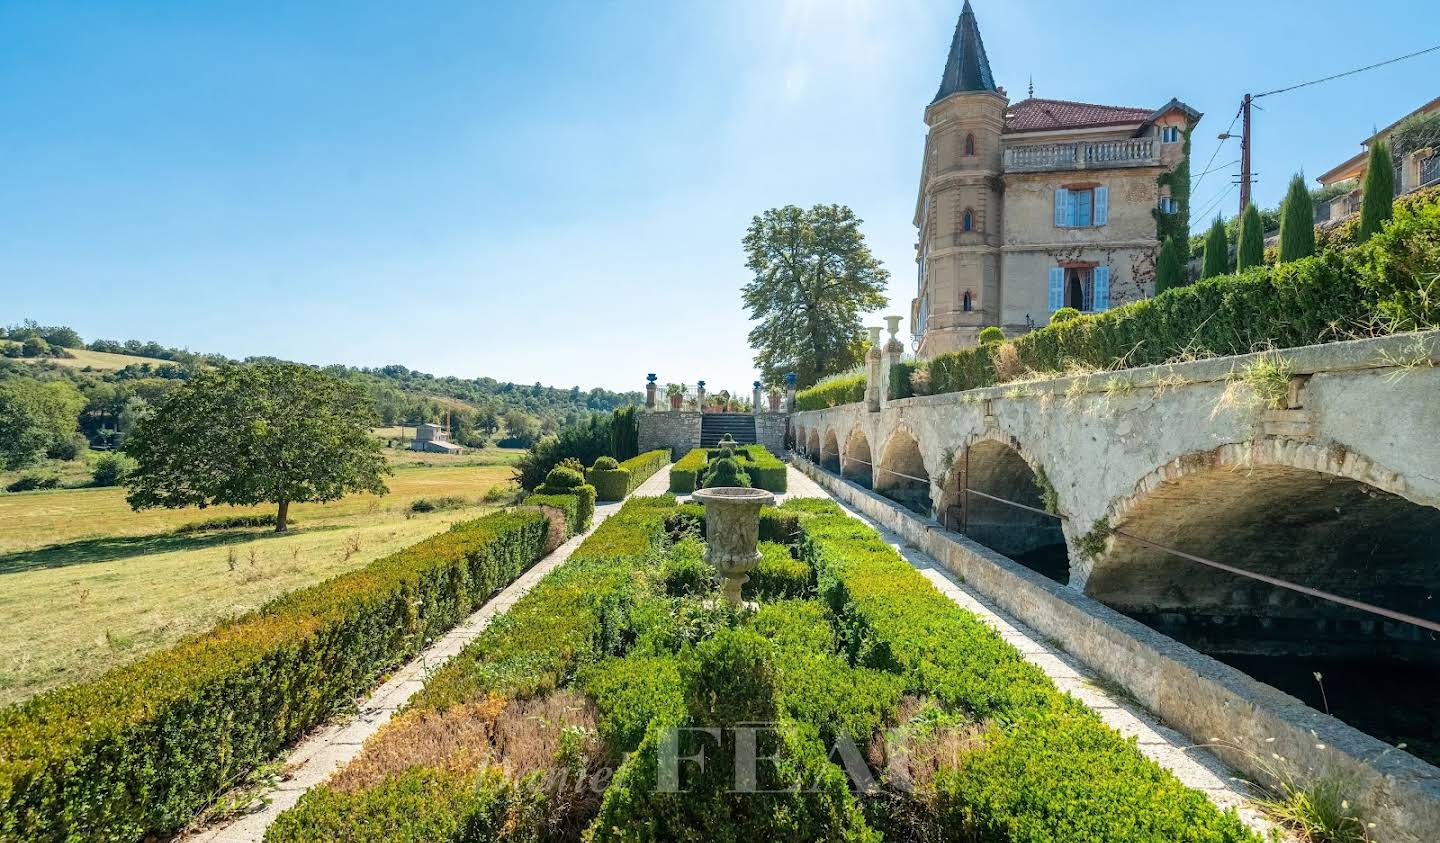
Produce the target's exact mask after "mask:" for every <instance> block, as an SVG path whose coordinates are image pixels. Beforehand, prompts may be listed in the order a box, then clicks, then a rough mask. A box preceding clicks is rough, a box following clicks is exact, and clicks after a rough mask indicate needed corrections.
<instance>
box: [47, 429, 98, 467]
mask: <svg viewBox="0 0 1440 843" xmlns="http://www.w3.org/2000/svg"><path fill="white" fill-rule="evenodd" d="M88 450H90V441H89V440H88V439H86V438H85V437H84V436H82V435H81V434H79V433H77V434H75V435H74V436H60V437H56V438H55V439H54V440H52V441H51V442H50V444H49V445H48V446H46V448H45V456H47V457H49V458H50V459H52V460H66V461H69V460H73V459H78V458H79V456H80V455H81V454H83V453H85V452H86V451H88Z"/></svg>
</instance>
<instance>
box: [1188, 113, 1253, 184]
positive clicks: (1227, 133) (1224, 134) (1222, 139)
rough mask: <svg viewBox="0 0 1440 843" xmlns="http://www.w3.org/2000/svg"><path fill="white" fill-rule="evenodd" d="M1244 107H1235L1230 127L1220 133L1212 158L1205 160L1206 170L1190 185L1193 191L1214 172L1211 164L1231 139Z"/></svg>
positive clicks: (1211, 154)
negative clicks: (1232, 130) (1231, 131)
mask: <svg viewBox="0 0 1440 843" xmlns="http://www.w3.org/2000/svg"><path fill="white" fill-rule="evenodd" d="M1243 108H1244V106H1241V107H1240V108H1237V109H1235V116H1234V117H1231V118H1230V126H1229V128H1227V129H1226V130H1225V131H1223V132H1221V133H1220V143H1218V144H1216V145H1215V151H1214V152H1212V153H1210V160H1209V161H1206V162H1205V170H1204V172H1202V173H1201V174H1200V176H1199V177H1198V178H1197V179H1196V181H1195V184H1194V185H1192V186H1191V187H1190V190H1191V192H1192V193H1193V192H1194V190H1195V188H1197V187H1199V186H1200V182H1202V181H1204V180H1205V176H1206V174H1208V173H1211V172H1213V170H1211V168H1210V165H1211V164H1214V163H1215V158H1216V157H1217V156H1219V154H1220V150H1221V148H1223V147H1224V146H1225V141H1227V140H1230V129H1233V128H1235V121H1236V120H1239V119H1240V111H1241V110H1242V109H1243Z"/></svg>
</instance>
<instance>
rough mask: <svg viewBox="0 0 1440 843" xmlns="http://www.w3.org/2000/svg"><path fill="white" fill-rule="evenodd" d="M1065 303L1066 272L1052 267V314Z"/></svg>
mask: <svg viewBox="0 0 1440 843" xmlns="http://www.w3.org/2000/svg"><path fill="white" fill-rule="evenodd" d="M1064 303H1065V270H1064V269H1062V268H1061V267H1058V266H1052V267H1050V312H1051V313H1054V312H1055V311H1057V310H1059V309H1060V305H1062V304H1064Z"/></svg>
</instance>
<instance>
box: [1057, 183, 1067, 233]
mask: <svg viewBox="0 0 1440 843" xmlns="http://www.w3.org/2000/svg"><path fill="white" fill-rule="evenodd" d="M1069 224H1070V191H1068V190H1066V189H1065V188H1063V187H1059V188H1056V189H1055V227H1056V228H1065V227H1066V226H1068V225H1069Z"/></svg>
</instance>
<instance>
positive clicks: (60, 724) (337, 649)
mask: <svg viewBox="0 0 1440 843" xmlns="http://www.w3.org/2000/svg"><path fill="white" fill-rule="evenodd" d="M548 530H549V520H548V519H547V518H546V517H545V515H544V514H543V513H541V512H539V511H537V510H529V509H520V510H515V511H511V512H501V513H494V514H491V515H487V516H485V517H483V518H480V519H477V520H474V521H467V522H462V523H459V524H456V525H454V526H453V527H452V528H451V529H450V530H449V531H448V532H445V533H441V534H439V535H436V536H433V537H431V538H429V539H426V540H425V541H422V542H420V543H418V544H415V545H412V546H411V547H408V548H406V549H404V550H401V551H399V552H398V553H394V554H391V555H390V556H387V557H385V558H383V559H380V560H377V561H375V562H372V563H371V564H369V565H367V566H365V567H364V568H361V569H359V570H357V571H352V572H350V573H348V574H343V575H341V576H339V577H335V578H334V579H331V580H328V581H326V582H324V583H321V584H319V585H316V586H313V587H311V588H306V589H301V590H299V591H295V592H292V593H290V594H288V595H285V596H282V597H280V598H279V599H277V600H275V601H273V602H271V603H269V604H267V605H266V606H264V607H263V608H261V609H260V610H258V611H255V612H251V613H249V614H246V615H243V616H241V617H240V618H237V619H236V620H234V621H231V622H228V623H225V624H222V625H220V626H218V627H216V628H215V629H214V630H212V631H210V632H208V633H205V634H203V635H200V636H197V637H194V638H190V639H187V640H185V641H183V642H181V643H180V644H178V645H176V646H174V647H170V648H167V649H165V650H161V651H160V652H157V653H153V654H151V655H148V656H145V657H143V658H141V659H139V660H138V661H135V662H133V663H131V664H128V665H124V666H122V667H119V668H116V669H114V670H112V671H110V672H108V673H106V674H104V675H103V676H101V677H100V678H98V679H96V680H94V681H91V682H84V683H81V684H78V685H73V686H70V687H68V688H62V689H59V690H56V691H52V692H49V693H46V694H42V695H40V696H38V697H35V698H34V699H32V700H30V701H29V702H27V703H24V704H23V705H20V706H15V707H11V708H7V709H5V710H3V711H0V838H3V839H7V840H12V839H23V840H67V839H68V840H80V839H87V840H88V839H107V840H134V839H139V838H141V837H145V836H147V835H160V836H163V835H166V834H168V833H171V832H173V831H175V830H176V829H179V828H180V827H182V826H184V825H185V823H186V822H188V821H189V820H190V818H191V817H193V816H194V814H195V813H196V812H197V811H198V810H200V809H201V808H203V807H204V806H205V805H206V804H207V803H208V802H209V801H210V800H211V799H213V798H214V797H215V795H216V794H217V793H219V792H220V791H222V790H224V789H225V788H226V787H227V786H229V785H230V784H231V783H233V782H234V781H236V780H237V779H238V778H240V777H241V776H242V775H243V774H244V773H246V772H247V771H249V770H251V769H253V768H254V767H255V766H257V765H258V764H260V763H261V762H264V761H266V760H268V759H270V758H273V757H274V756H275V754H276V753H277V752H278V751H279V750H280V749H281V748H283V747H284V746H285V745H286V744H288V743H290V742H291V741H293V740H295V739H296V738H298V737H300V736H301V735H303V734H305V733H306V732H308V731H309V730H310V729H312V728H313V727H315V726H316V725H318V724H320V723H322V722H324V721H325V720H326V719H327V718H328V717H329V716H330V715H331V714H332V713H333V712H334V711H335V710H336V709H337V707H339V706H342V705H343V704H345V703H346V702H348V701H349V700H351V699H353V698H354V697H355V695H356V694H358V693H361V692H362V691H364V690H365V689H366V688H368V687H370V685H371V684H372V683H373V681H374V679H375V677H376V676H377V675H378V674H379V673H380V672H381V671H382V670H383V669H384V668H386V667H388V666H389V665H392V664H395V663H397V662H400V661H403V660H404V659H406V658H408V657H410V656H411V655H413V654H414V653H415V652H417V651H418V650H419V649H420V648H421V647H423V646H424V645H425V644H426V643H428V642H429V641H431V640H434V639H435V638H436V637H438V636H439V635H440V634H441V633H443V632H445V631H446V630H448V629H450V628H451V627H453V626H454V625H455V624H456V623H458V622H459V621H460V620H461V619H462V618H464V617H465V616H466V615H468V614H469V613H470V612H471V611H473V610H474V609H475V607H477V606H478V605H480V604H481V603H482V602H484V600H485V599H487V598H488V597H489V596H490V595H491V594H492V593H494V592H495V591H496V590H498V589H499V588H501V587H503V586H504V585H506V584H507V583H509V582H510V581H511V580H513V579H514V578H515V577H516V576H518V575H519V574H520V573H521V572H522V571H523V570H524V569H525V568H526V567H528V566H529V565H530V563H532V562H534V561H535V560H536V559H537V558H539V556H540V555H541V553H542V552H543V550H544V546H545V539H546V534H547V532H548Z"/></svg>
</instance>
